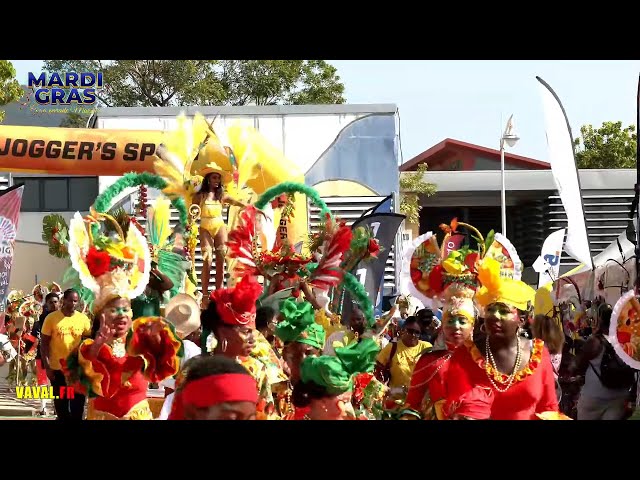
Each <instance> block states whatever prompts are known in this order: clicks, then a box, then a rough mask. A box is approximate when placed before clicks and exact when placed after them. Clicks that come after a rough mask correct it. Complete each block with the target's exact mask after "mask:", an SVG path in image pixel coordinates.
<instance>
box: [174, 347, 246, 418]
mask: <svg viewBox="0 0 640 480" xmlns="http://www.w3.org/2000/svg"><path fill="white" fill-rule="evenodd" d="M257 404H258V391H257V386H256V381H255V379H254V378H253V376H251V374H250V373H249V372H248V371H247V370H246V369H245V368H244V367H243V366H242V365H239V364H238V363H237V362H235V361H233V360H231V359H230V358H227V357H223V356H221V355H216V356H213V357H209V356H202V357H195V358H192V359H190V360H189V361H187V362H186V363H185V364H184V368H183V370H182V371H181V372H180V381H179V385H178V390H177V391H176V397H175V402H174V404H173V409H172V411H171V414H170V416H169V420H256V409H257Z"/></svg>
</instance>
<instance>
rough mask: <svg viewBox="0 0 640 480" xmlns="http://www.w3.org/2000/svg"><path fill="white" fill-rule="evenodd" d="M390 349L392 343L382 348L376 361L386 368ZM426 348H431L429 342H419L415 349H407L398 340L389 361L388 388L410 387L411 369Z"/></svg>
mask: <svg viewBox="0 0 640 480" xmlns="http://www.w3.org/2000/svg"><path fill="white" fill-rule="evenodd" d="M392 348H393V343H390V344H389V345H387V346H386V347H384V348H383V349H382V350H381V351H380V353H379V354H378V356H377V358H376V361H377V362H378V363H380V364H382V365H383V366H386V365H387V363H388V362H389V355H391V349H392ZM427 348H431V344H430V343H429V342H425V341H422V340H419V341H418V344H417V345H416V346H415V347H407V346H406V345H405V344H404V343H403V342H402V340H400V339H398V347H397V349H396V353H395V355H394V356H393V360H392V361H391V380H390V381H389V387H391V388H402V387H409V385H411V375H412V374H413V369H414V367H415V366H416V363H417V362H418V358H419V357H420V354H421V353H422V352H423V351H425V350H426V349H427Z"/></svg>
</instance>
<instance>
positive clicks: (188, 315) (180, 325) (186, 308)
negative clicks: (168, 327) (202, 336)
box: [158, 293, 202, 420]
mask: <svg viewBox="0 0 640 480" xmlns="http://www.w3.org/2000/svg"><path fill="white" fill-rule="evenodd" d="M165 318H166V319H167V321H168V322H169V323H171V324H172V325H173V326H174V327H175V329H176V333H177V334H178V336H179V337H180V338H181V339H182V345H183V346H184V357H183V359H182V365H183V366H184V365H185V364H186V362H187V361H188V360H189V359H191V358H193V357H197V356H199V355H200V354H202V350H201V349H200V347H199V346H198V345H196V344H195V343H194V342H192V341H191V340H189V339H188V338H189V337H190V336H192V335H193V334H199V330H200V308H199V307H198V303H197V302H196V301H195V299H194V298H193V297H192V296H190V295H187V294H184V293H180V294H178V295H176V296H175V297H173V298H172V299H171V300H170V301H169V303H168V304H167V306H166V308H165ZM178 375H179V373H178ZM160 385H161V386H163V387H164V389H165V392H167V393H168V394H167V396H166V398H165V400H164V404H163V405H162V410H161V412H160V415H159V416H158V419H159V420H166V419H167V418H169V414H170V413H171V408H172V405H173V401H174V398H175V393H174V391H175V389H176V380H175V378H173V377H169V378H166V379H165V380H163V381H162V383H161V384H160Z"/></svg>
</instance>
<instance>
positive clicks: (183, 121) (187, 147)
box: [153, 114, 215, 202]
mask: <svg viewBox="0 0 640 480" xmlns="http://www.w3.org/2000/svg"><path fill="white" fill-rule="evenodd" d="M212 136H213V137H215V134H214V133H213V131H212V130H211V128H210V127H209V124H208V123H207V120H206V119H205V118H204V117H203V116H202V115H201V114H196V115H195V117H194V118H193V121H189V120H188V119H187V117H186V116H185V115H184V114H182V115H180V116H179V117H178V118H177V127H176V129H175V130H173V131H171V132H167V133H166V135H165V136H164V138H163V143H164V145H165V147H166V149H167V152H166V154H165V156H164V159H160V158H158V159H157V160H156V161H155V162H154V164H153V166H154V169H155V172H156V174H157V175H159V176H161V177H162V178H164V179H165V181H166V182H167V184H168V186H167V187H166V188H165V189H164V190H163V193H164V194H165V195H167V196H169V197H171V198H174V197H182V198H184V200H185V201H187V202H189V201H190V196H191V195H193V193H194V185H193V184H192V182H190V181H191V177H192V174H191V168H192V165H193V162H194V160H195V158H196V156H198V153H199V152H200V148H201V146H202V143H203V142H204V141H205V139H207V138H208V137H212Z"/></svg>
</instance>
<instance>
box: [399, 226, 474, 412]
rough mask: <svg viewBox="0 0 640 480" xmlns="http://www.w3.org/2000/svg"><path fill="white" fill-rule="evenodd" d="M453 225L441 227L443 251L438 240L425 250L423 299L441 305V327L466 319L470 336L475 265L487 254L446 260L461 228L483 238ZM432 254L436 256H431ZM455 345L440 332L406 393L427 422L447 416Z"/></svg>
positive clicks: (468, 253)
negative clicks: (453, 239)
mask: <svg viewBox="0 0 640 480" xmlns="http://www.w3.org/2000/svg"><path fill="white" fill-rule="evenodd" d="M451 223H452V225H453V228H452V227H449V226H447V225H443V226H441V227H442V228H443V229H444V230H445V232H446V235H445V237H444V240H443V242H442V247H438V244H437V240H436V237H435V236H431V237H430V238H429V239H428V242H429V245H428V246H429V248H423V249H422V251H421V254H422V255H425V256H426V258H424V259H423V260H422V261H423V262H424V260H426V262H424V263H425V264H426V265H428V267H425V272H424V273H425V274H426V275H427V276H428V286H429V288H428V289H427V290H426V291H425V292H424V295H425V296H426V297H428V298H431V299H433V300H436V301H439V302H442V304H443V307H442V315H443V316H442V324H443V326H444V325H447V323H448V322H449V321H454V322H455V321H456V318H463V319H464V320H463V321H464V323H463V325H464V326H463V327H460V328H461V329H466V330H467V332H471V331H472V329H473V324H474V322H475V319H476V310H475V307H474V303H473V296H474V294H475V291H476V288H477V286H478V282H477V271H476V263H477V261H478V260H479V259H480V255H482V254H484V250H483V247H482V245H480V251H479V252H475V251H472V250H467V251H466V252H464V251H453V252H450V253H449V254H448V255H447V256H446V257H445V254H446V252H447V249H446V248H445V245H446V244H447V241H448V239H449V237H450V236H451V235H452V234H453V233H455V228H456V227H457V226H458V225H461V226H465V227H467V228H470V229H472V230H474V231H475V232H476V234H477V235H478V237H479V238H480V239H482V235H481V234H480V232H478V231H477V230H476V229H475V228H474V227H472V226H471V225H467V224H466V223H458V222H457V221H456V220H454V221H453V222H451ZM429 252H433V253H429ZM455 349H456V344H454V343H450V342H446V341H445V339H444V332H443V331H441V333H440V335H439V337H438V341H437V342H436V346H435V348H434V349H433V350H431V351H429V352H426V353H424V354H423V355H422V356H421V357H420V359H419V360H418V362H417V363H416V366H415V367H414V370H413V374H412V376H411V384H410V386H409V392H408V393H407V398H406V406H408V407H409V408H411V409H413V410H416V411H418V412H420V413H421V415H422V418H423V419H425V420H444V419H445V418H446V412H444V410H443V406H444V403H445V401H446V398H447V380H446V379H447V376H448V372H449V362H450V360H451V356H452V354H453V351H454V350H455Z"/></svg>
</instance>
